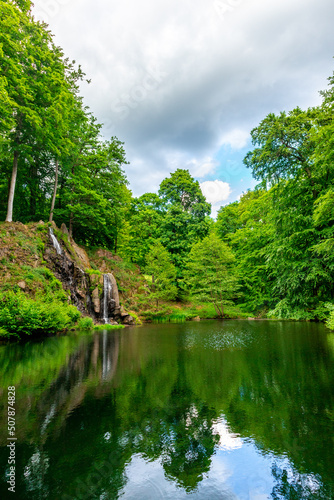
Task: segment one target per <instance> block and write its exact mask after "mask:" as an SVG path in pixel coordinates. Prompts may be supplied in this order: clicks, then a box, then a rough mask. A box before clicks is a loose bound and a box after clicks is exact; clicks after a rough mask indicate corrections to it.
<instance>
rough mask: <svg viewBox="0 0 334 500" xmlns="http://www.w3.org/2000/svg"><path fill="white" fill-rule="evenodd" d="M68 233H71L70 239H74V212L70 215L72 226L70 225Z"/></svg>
mask: <svg viewBox="0 0 334 500" xmlns="http://www.w3.org/2000/svg"><path fill="white" fill-rule="evenodd" d="M68 231H69V233H70V237H71V238H72V237H73V213H72V212H71V213H70V224H69V228H68Z"/></svg>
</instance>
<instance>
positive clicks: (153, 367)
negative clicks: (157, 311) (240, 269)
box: [0, 321, 334, 500]
mask: <svg viewBox="0 0 334 500" xmlns="http://www.w3.org/2000/svg"><path fill="white" fill-rule="evenodd" d="M0 373H1V383H0V387H1V403H2V408H1V414H0V415H1V417H0V418H1V419H2V422H1V426H0V440H1V448H0V463H1V471H2V472H1V483H0V498H1V499H7V498H15V499H20V500H21V499H27V500H30V499H33V500H38V499H50V500H53V499H56V500H68V499H71V500H73V499H75V500H76V499H78V500H79V499H99V500H109V499H110V500H111V499H117V498H121V499H125V500H130V499H131V500H160V499H173V500H181V499H189V500H191V499H197V500H202V499H203V500H206V499H207V500H218V499H224V500H236V499H239V500H265V499H277V500H285V499H286V500H287V499H289V500H290V499H326V500H327V499H334V446H333V445H334V442H333V441H334V432H333V431H334V334H332V333H330V332H329V331H328V330H326V329H325V327H324V326H323V325H317V324H308V323H288V322H285V323H281V322H269V321H262V322H260V321H259V322H258V321H226V322H215V321H207V322H201V323H195V322H194V323H186V324H177V325H150V326H145V327H140V328H133V329H126V330H121V331H119V330H118V331H114V332H108V333H107V332H101V333H98V334H94V335H77V336H75V335H73V336H68V337H59V338H50V339H46V340H45V341H44V342H42V343H41V342H40V343H37V342H31V343H28V344H26V345H24V346H23V345H12V346H3V347H0ZM8 386H15V387H16V402H15V406H16V437H17V441H16V450H15V451H16V492H15V493H11V492H8V490H7V487H8V484H7V483H6V480H7V479H6V475H5V474H6V471H8V466H7V461H8V454H9V451H8V450H9V449H8V447H6V444H7V437H8V431H7V403H6V400H7V387H8Z"/></svg>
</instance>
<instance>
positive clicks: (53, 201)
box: [49, 158, 59, 222]
mask: <svg viewBox="0 0 334 500" xmlns="http://www.w3.org/2000/svg"><path fill="white" fill-rule="evenodd" d="M58 165H59V164H58V158H57V160H56V172H55V185H54V189H53V196H52V202H51V210H50V217H49V222H52V219H53V211H54V208H55V203H56V195H57V187H58Z"/></svg>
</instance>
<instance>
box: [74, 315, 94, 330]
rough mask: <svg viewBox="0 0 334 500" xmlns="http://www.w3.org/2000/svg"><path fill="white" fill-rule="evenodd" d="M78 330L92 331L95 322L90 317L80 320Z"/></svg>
mask: <svg viewBox="0 0 334 500" xmlns="http://www.w3.org/2000/svg"><path fill="white" fill-rule="evenodd" d="M77 328H78V329H79V330H91V329H92V328H94V322H93V320H92V318H89V317H86V318H80V319H79V321H78V323H77Z"/></svg>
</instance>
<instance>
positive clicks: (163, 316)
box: [140, 303, 249, 323]
mask: <svg viewBox="0 0 334 500" xmlns="http://www.w3.org/2000/svg"><path fill="white" fill-rule="evenodd" d="M140 317H141V319H142V321H143V322H145V323H183V322H185V321H196V320H197V321H199V320H202V319H219V316H218V315H217V313H216V310H215V308H214V306H213V305H212V304H202V305H194V304H191V303H187V304H168V305H167V304H164V305H163V306H162V307H161V308H160V309H157V310H153V311H152V310H150V311H144V312H141V314H140ZM248 317H249V313H245V312H243V311H241V310H240V308H238V307H237V306H226V307H225V308H224V319H237V318H238V319H242V318H245V319H246V318H248Z"/></svg>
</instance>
